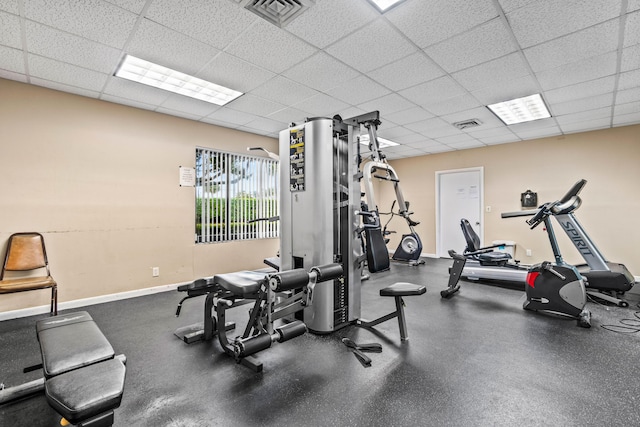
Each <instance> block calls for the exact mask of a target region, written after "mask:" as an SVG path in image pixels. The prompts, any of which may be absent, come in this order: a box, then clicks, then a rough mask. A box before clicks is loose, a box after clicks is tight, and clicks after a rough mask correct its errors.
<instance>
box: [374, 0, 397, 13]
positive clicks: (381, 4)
mask: <svg viewBox="0 0 640 427" xmlns="http://www.w3.org/2000/svg"><path fill="white" fill-rule="evenodd" d="M369 1H370V2H371V3H373V5H374V6H375V7H376V8H377V9H378V10H379V11H380V12H382V13H384V12H386V11H387V10H389V9H391V8H392V7H393V6H395V5H397V4H398V3H402V2H403V1H404V0H369Z"/></svg>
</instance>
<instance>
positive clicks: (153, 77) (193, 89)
mask: <svg viewBox="0 0 640 427" xmlns="http://www.w3.org/2000/svg"><path fill="white" fill-rule="evenodd" d="M115 75H116V76H117V77H122V78H123V79H127V80H132V81H134V82H138V83H143V84H146V85H149V86H153V87H157V88H159V89H164V90H168V91H169V92H173V93H178V94H180V95H184V96H189V97H191V98H195V99H199V100H201V101H206V102H210V103H212V104H216V105H225V104H227V103H229V102H231V101H233V100H234V99H236V98H237V97H239V96H240V95H242V92H238V91H237V90H233V89H229V88H226V87H224V86H220V85H217V84H215V83H211V82H208V81H206V80H202V79H199V78H197V77H193V76H190V75H188V74H184V73H181V72H180V71H176V70H172V69H170V68H167V67H163V66H162V65H158V64H154V63H153V62H149V61H145V60H144V59H140V58H136V57H135V56H131V55H126V56H125V58H124V60H123V61H122V63H121V64H120V66H119V67H118V69H117V70H116V72H115Z"/></svg>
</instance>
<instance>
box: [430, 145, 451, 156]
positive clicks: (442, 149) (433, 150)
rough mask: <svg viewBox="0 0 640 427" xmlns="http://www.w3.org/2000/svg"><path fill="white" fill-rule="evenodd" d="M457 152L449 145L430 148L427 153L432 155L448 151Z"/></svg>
mask: <svg viewBox="0 0 640 427" xmlns="http://www.w3.org/2000/svg"><path fill="white" fill-rule="evenodd" d="M453 150H455V148H453V147H449V146H448V145H444V144H440V145H439V146H437V147H436V146H434V147H429V148H426V149H425V150H423V151H425V152H426V153H430V154H436V153H446V152H447V151H453Z"/></svg>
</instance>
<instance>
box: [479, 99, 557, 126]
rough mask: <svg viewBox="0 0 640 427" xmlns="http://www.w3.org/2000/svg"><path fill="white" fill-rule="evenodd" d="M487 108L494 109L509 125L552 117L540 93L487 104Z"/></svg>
mask: <svg viewBox="0 0 640 427" xmlns="http://www.w3.org/2000/svg"><path fill="white" fill-rule="evenodd" d="M487 108H489V109H490V110H491V111H493V113H494V114H495V115H496V116H498V118H499V119H500V120H502V121H503V122H504V124H506V125H507V126H508V125H513V124H516V123H524V122H531V121H533V120H538V119H546V118H548V117H551V114H550V113H549V110H547V106H546V105H545V103H544V101H543V100H542V97H541V96H540V94H539V93H536V94H535V95H530V96H525V97H524V98H516V99H512V100H510V101H504V102H498V103H497V104H491V105H487Z"/></svg>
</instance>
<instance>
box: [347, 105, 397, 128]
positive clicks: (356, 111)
mask: <svg viewBox="0 0 640 427" xmlns="http://www.w3.org/2000/svg"><path fill="white" fill-rule="evenodd" d="M368 112H369V111H366V110H363V109H362V108H358V107H353V106H351V107H347V108H345V109H343V110H340V111H339V112H338V114H339V115H340V117H342V118H343V119H349V118H351V117H356V116H359V115H361V114H366V113H368ZM388 125H391V123H390V122H387V121H386V120H385V121H384V122H383V123H382V125H381V126H383V127H384V126H388ZM393 126H397V125H396V124H393Z"/></svg>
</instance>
